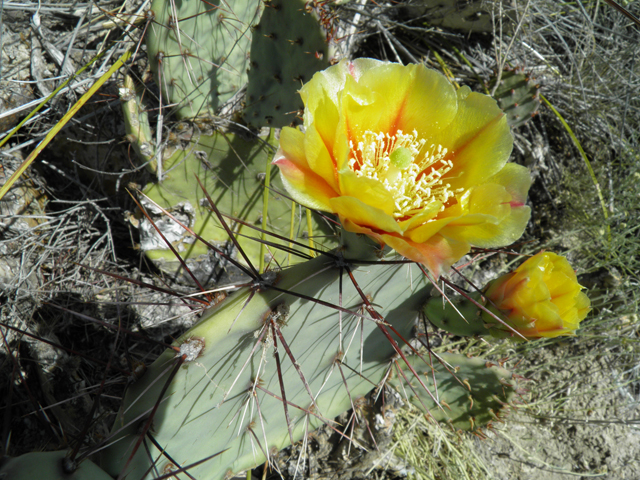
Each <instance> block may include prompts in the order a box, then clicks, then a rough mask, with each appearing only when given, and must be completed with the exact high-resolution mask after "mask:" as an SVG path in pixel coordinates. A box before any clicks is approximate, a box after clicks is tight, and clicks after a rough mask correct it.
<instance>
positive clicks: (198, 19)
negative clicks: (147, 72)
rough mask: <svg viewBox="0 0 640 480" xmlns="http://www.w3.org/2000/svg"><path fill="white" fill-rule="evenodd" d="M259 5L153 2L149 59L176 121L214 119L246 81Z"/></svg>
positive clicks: (243, 0)
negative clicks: (252, 28) (205, 116)
mask: <svg viewBox="0 0 640 480" xmlns="http://www.w3.org/2000/svg"><path fill="white" fill-rule="evenodd" d="M261 7H262V3H261V2H257V1H255V0H236V1H234V2H204V1H200V0H191V1H187V0H182V1H180V0H179V1H175V2H173V1H171V2H170V1H167V0H154V1H153V3H152V4H151V10H150V12H151V13H150V16H151V18H152V22H151V24H150V25H149V26H148V27H147V35H146V43H147V54H148V56H149V61H150V64H151V69H152V71H153V73H154V76H155V79H156V83H157V84H158V85H159V86H160V88H161V89H162V92H163V95H164V96H165V101H164V103H165V104H166V103H169V102H170V103H171V104H175V108H176V110H177V115H178V117H179V118H191V117H195V116H196V115H200V114H206V113H214V112H215V111H216V110H217V109H218V107H219V106H220V105H221V104H222V103H224V102H226V101H227V100H229V99H230V98H231V97H233V96H234V95H235V94H236V93H238V91H239V90H240V89H241V88H242V87H243V86H244V85H245V83H246V79H247V74H246V71H247V67H248V58H247V52H248V51H249V44H250V42H251V32H250V25H252V24H253V23H255V22H256V21H257V19H258V18H259V14H260V9H261Z"/></svg>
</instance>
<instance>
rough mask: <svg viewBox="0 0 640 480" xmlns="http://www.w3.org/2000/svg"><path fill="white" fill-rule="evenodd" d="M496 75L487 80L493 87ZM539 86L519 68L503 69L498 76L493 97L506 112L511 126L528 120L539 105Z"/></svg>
mask: <svg viewBox="0 0 640 480" xmlns="http://www.w3.org/2000/svg"><path fill="white" fill-rule="evenodd" d="M497 80H498V79H497V76H496V77H493V78H492V79H491V81H490V82H489V85H490V88H491V89H493V88H494V86H495V84H496V81H497ZM539 89H540V86H539V85H537V84H536V83H535V81H534V80H533V79H532V78H531V77H530V76H528V75H525V74H524V73H522V71H521V70H520V69H515V70H504V71H503V72H502V75H501V77H500V84H499V85H498V88H497V89H496V91H495V93H494V94H493V97H494V98H495V99H496V100H497V101H498V105H499V106H500V108H501V109H502V110H503V111H504V113H506V114H507V121H508V122H509V125H511V126H512V127H518V126H520V125H524V124H525V123H526V122H528V121H529V120H530V119H531V117H533V116H534V115H535V114H536V113H537V112H538V108H539V107H540V97H539V93H538V91H539Z"/></svg>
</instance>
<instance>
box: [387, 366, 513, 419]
mask: <svg viewBox="0 0 640 480" xmlns="http://www.w3.org/2000/svg"><path fill="white" fill-rule="evenodd" d="M439 357H440V358H441V359H442V361H443V363H444V364H442V363H440V362H438V361H437V359H436V358H435V355H432V356H431V358H432V359H433V371H432V369H431V365H429V364H427V363H426V361H425V360H423V359H422V358H420V357H418V356H417V355H416V356H410V357H407V360H408V361H409V363H410V364H411V365H412V366H413V367H414V369H415V370H416V372H418V373H420V377H421V379H422V381H423V382H424V383H425V384H426V385H427V386H429V387H433V381H434V376H435V382H436V385H437V391H438V395H439V396H438V398H439V400H440V403H441V405H442V408H440V407H438V406H437V405H436V404H435V402H434V400H433V398H432V397H431V396H429V395H428V394H427V392H426V391H425V390H424V388H422V387H421V385H420V384H419V383H418V381H417V380H416V379H415V378H412V376H411V372H409V371H408V369H406V367H405V365H403V364H402V363H400V365H401V366H402V367H403V370H404V371H405V375H406V376H407V378H408V379H410V381H411V386H412V387H413V389H411V388H410V387H409V386H408V385H407V382H406V380H405V379H404V378H402V377H401V376H395V377H393V378H392V379H391V380H390V384H391V385H392V386H393V387H394V388H396V389H397V390H398V391H400V392H406V394H407V395H408V396H409V399H410V400H411V402H412V403H413V404H414V405H415V406H417V407H418V408H420V409H421V410H423V411H424V409H425V407H426V409H427V410H428V414H429V415H430V416H431V417H433V418H434V419H435V420H438V421H440V422H446V423H449V424H451V425H452V426H453V427H454V428H455V429H457V430H470V431H474V432H475V431H477V430H478V429H479V428H481V427H482V426H484V425H487V424H489V423H490V422H491V421H492V420H496V419H499V418H500V415H501V414H500V412H501V410H502V409H503V408H504V407H505V406H507V405H508V404H509V401H510V400H511V398H512V397H513V394H514V393H515V388H514V386H515V383H514V381H513V380H512V377H513V375H512V374H511V372H509V371H508V370H505V369H504V368H501V367H498V366H497V365H493V364H487V363H486V362H485V361H484V360H482V359H479V358H468V357H466V356H464V355H459V354H451V353H443V354H440V355H439ZM425 358H428V357H425ZM433 391H434V390H433V389H432V390H431V392H432V393H433ZM416 394H417V395H416Z"/></svg>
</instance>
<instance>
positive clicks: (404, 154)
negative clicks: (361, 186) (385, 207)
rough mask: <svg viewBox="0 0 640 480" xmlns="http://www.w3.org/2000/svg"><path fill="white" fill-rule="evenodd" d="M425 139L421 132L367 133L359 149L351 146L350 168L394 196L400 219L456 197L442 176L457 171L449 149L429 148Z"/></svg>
mask: <svg viewBox="0 0 640 480" xmlns="http://www.w3.org/2000/svg"><path fill="white" fill-rule="evenodd" d="M425 144H426V140H425V139H418V132H416V131H415V130H414V131H413V133H411V134H405V133H403V132H402V130H398V131H397V133H396V134H395V135H389V134H388V133H374V132H372V131H370V130H367V131H366V132H365V133H364V135H363V138H362V141H361V142H358V145H357V148H355V149H354V147H353V144H351V145H350V148H351V152H352V155H354V157H352V158H351V159H350V160H349V167H350V168H351V170H352V171H353V172H354V173H355V174H356V175H357V176H358V177H367V178H370V179H373V180H377V181H379V182H380V183H381V184H382V185H383V186H384V188H385V189H386V190H387V191H388V192H389V193H391V195H392V196H393V199H394V202H395V210H394V212H393V215H394V217H395V218H396V219H398V218H405V217H409V216H412V215H415V214H418V213H420V212H421V211H423V210H424V208H425V207H426V206H428V205H430V204H433V203H434V202H439V203H441V204H442V206H441V208H440V211H442V210H444V208H445V203H446V202H447V200H448V199H449V198H450V197H453V196H454V194H455V191H453V190H452V189H451V188H450V187H451V185H450V184H448V183H445V182H443V180H442V177H443V176H444V175H445V174H446V173H447V172H449V170H451V169H452V168H453V162H451V160H446V159H445V156H446V155H447V152H448V150H447V149H446V148H443V147H442V146H441V145H437V146H436V145H431V147H429V148H427V149H425V148H424V146H425Z"/></svg>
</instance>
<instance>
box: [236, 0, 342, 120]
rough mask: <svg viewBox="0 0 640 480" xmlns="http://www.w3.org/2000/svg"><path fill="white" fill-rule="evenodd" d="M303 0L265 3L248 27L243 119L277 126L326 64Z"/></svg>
mask: <svg viewBox="0 0 640 480" xmlns="http://www.w3.org/2000/svg"><path fill="white" fill-rule="evenodd" d="M308 4H309V2H305V1H303V0H271V1H268V2H266V3H265V9H264V13H263V14H262V17H261V18H260V23H258V24H257V25H256V26H255V27H253V38H252V40H251V58H250V60H251V68H250V70H249V84H248V86H247V95H246V100H245V109H244V112H243V117H244V119H245V121H246V122H247V123H248V124H249V125H251V126H253V127H263V126H266V127H282V126H285V125H290V124H292V123H294V122H295V121H296V120H297V116H298V115H299V111H301V110H302V109H303V105H302V100H301V98H300V95H298V93H297V92H298V90H299V89H300V87H301V86H302V84H303V83H305V82H306V81H308V80H309V79H310V78H311V77H312V76H313V74H314V73H315V72H317V71H319V70H322V69H324V68H326V67H328V66H329V58H328V48H327V43H326V41H325V35H324V32H323V31H322V28H321V27H320V24H319V23H318V20H317V19H316V18H315V16H314V15H313V12H312V9H311V8H310V7H308Z"/></svg>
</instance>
